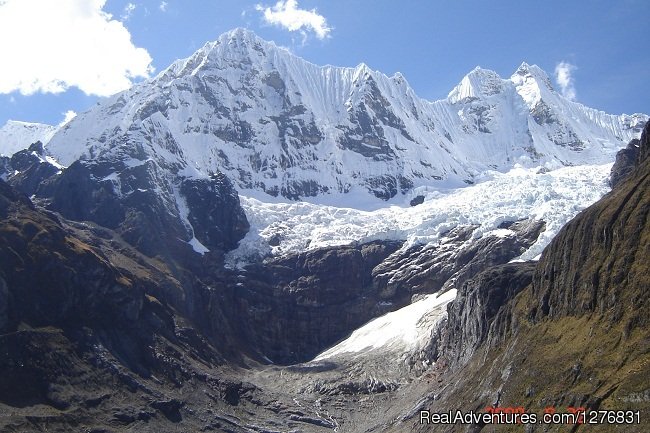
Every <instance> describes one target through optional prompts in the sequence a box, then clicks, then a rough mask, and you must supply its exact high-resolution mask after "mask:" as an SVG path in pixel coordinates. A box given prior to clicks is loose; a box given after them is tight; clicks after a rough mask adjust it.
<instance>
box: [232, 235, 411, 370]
mask: <svg viewBox="0 0 650 433" xmlns="http://www.w3.org/2000/svg"><path fill="white" fill-rule="evenodd" d="M399 246H400V244H399V243H391V242H373V243H370V244H365V245H361V246H359V247H340V248H333V249H323V250H316V251H311V252H308V253H305V254H299V255H291V256H287V257H282V258H277V259H272V260H270V261H268V262H267V263H265V264H260V265H253V266H250V267H249V268H247V270H246V273H245V276H242V281H241V282H240V287H239V288H238V291H239V292H240V296H238V299H237V302H238V304H239V306H238V308H239V311H238V313H237V314H238V316H239V317H241V318H245V319H244V320H242V321H241V322H242V323H241V326H242V328H243V331H244V332H245V334H246V335H247V340H249V341H251V343H252V346H253V347H258V348H259V350H260V352H261V353H262V354H263V355H264V356H266V357H267V358H269V359H271V360H272V361H274V362H277V363H295V362H300V361H306V360H309V359H311V358H313V357H314V356H315V355H316V354H317V353H319V352H320V351H321V350H323V349H325V348H326V347H329V346H330V345H332V344H334V343H336V342H337V341H338V340H340V339H342V338H344V337H346V336H347V335H348V334H349V333H350V332H351V331H352V330H354V329H356V328H358V327H359V326H361V325H362V324H364V323H365V322H367V321H368V320H370V319H372V318H373V317H376V316H377V315H379V314H380V313H382V312H385V311H386V310H385V308H386V307H384V309H383V310H382V307H381V305H380V301H382V298H381V296H380V290H377V289H376V288H374V287H373V278H372V273H373V269H374V268H375V267H376V266H377V265H379V263H381V262H382V261H383V260H384V259H385V258H386V257H387V256H389V255H390V254H391V253H393V252H394V251H395V250H397V249H398V248H399ZM244 278H245V279H244ZM405 302H406V300H405V299H403V298H402V299H399V303H396V304H397V305H395V306H393V307H392V308H396V307H397V306H398V305H404V304H405Z"/></svg>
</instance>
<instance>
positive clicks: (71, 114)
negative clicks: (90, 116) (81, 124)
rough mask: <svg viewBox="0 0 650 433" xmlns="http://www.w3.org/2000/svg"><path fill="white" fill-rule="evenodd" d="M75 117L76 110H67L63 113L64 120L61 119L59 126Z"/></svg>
mask: <svg viewBox="0 0 650 433" xmlns="http://www.w3.org/2000/svg"><path fill="white" fill-rule="evenodd" d="M75 117H77V113H76V112H74V111H72V110H68V111H66V112H65V113H63V120H62V121H61V123H59V127H61V126H63V125H65V124H66V123H68V122H69V121H71V120H72V119H74V118H75Z"/></svg>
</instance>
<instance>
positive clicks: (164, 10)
mask: <svg viewBox="0 0 650 433" xmlns="http://www.w3.org/2000/svg"><path fill="white" fill-rule="evenodd" d="M158 8H160V10H161V11H163V12H167V2H166V1H161V2H160V6H158Z"/></svg>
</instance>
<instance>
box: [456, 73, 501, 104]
mask: <svg viewBox="0 0 650 433" xmlns="http://www.w3.org/2000/svg"><path fill="white" fill-rule="evenodd" d="M502 91H503V79H502V78H501V77H500V76H499V74H497V73H496V72H494V71H491V70H489V69H483V68H481V67H480V66H477V67H475V68H474V69H472V71H471V72H470V73H469V74H467V75H465V77H463V79H462V80H461V82H460V83H459V84H458V85H457V86H456V87H454V89H453V90H452V91H451V92H449V95H448V96H447V99H448V100H449V101H450V102H452V103H455V102H461V101H468V100H473V99H480V98H482V97H486V96H491V95H496V94H497V93H501V92H502Z"/></svg>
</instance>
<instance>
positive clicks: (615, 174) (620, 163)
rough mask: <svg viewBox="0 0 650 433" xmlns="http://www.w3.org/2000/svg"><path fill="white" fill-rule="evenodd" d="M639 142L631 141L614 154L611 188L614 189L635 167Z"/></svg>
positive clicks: (636, 140)
mask: <svg viewBox="0 0 650 433" xmlns="http://www.w3.org/2000/svg"><path fill="white" fill-rule="evenodd" d="M639 144H640V140H638V139H636V138H635V139H634V140H631V141H630V142H629V143H628V145H627V147H626V148H625V149H621V150H619V151H618V153H617V154H616V161H614V165H613V166H612V171H611V174H610V180H609V183H610V185H611V186H612V188H614V187H616V185H618V184H619V183H620V182H621V181H622V180H623V179H625V178H626V177H627V176H628V175H629V174H630V173H631V172H632V171H633V170H634V167H636V163H637V159H638V157H639Z"/></svg>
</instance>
